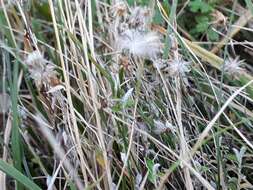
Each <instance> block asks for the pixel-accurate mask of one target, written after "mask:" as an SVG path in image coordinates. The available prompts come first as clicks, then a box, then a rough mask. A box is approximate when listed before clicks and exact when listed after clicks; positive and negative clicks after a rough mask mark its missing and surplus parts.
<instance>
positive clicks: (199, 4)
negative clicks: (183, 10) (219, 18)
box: [189, 0, 213, 13]
mask: <svg viewBox="0 0 253 190" xmlns="http://www.w3.org/2000/svg"><path fill="white" fill-rule="evenodd" d="M189 6H190V10H191V11H192V12H194V13H196V12H199V11H200V12H201V13H209V12H211V11H212V9H213V8H212V7H211V6H210V5H209V4H208V3H206V2H204V1H202V0H194V1H191V2H190V3H189Z"/></svg>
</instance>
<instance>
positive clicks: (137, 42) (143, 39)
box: [118, 29, 161, 59]
mask: <svg viewBox="0 0 253 190" xmlns="http://www.w3.org/2000/svg"><path fill="white" fill-rule="evenodd" d="M118 44H119V46H118V47H119V50H120V51H124V50H128V51H129V53H130V54H132V55H136V56H139V57H143V58H149V59H152V58H155V57H157V55H158V54H159V53H160V52H161V51H160V50H161V43H160V37H159V36H158V35H157V33H155V32H147V33H145V32H140V31H137V30H134V29H128V30H126V31H125V32H123V33H122V34H121V36H120V38H119V41H118Z"/></svg>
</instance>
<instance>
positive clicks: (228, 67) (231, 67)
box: [224, 56, 244, 75]
mask: <svg viewBox="0 0 253 190" xmlns="http://www.w3.org/2000/svg"><path fill="white" fill-rule="evenodd" d="M242 63H243V60H240V57H239V56H237V57H236V58H235V59H233V58H231V57H228V58H227V59H226V60H225V65H224V71H225V72H226V73H228V74H231V75H236V74H240V73H241V72H243V71H244V69H243V68H242V67H241V65H242Z"/></svg>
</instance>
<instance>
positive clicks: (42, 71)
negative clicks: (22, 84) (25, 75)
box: [25, 51, 56, 86]
mask: <svg viewBox="0 0 253 190" xmlns="http://www.w3.org/2000/svg"><path fill="white" fill-rule="evenodd" d="M25 63H26V64H27V66H28V70H29V73H30V76H31V78H32V79H33V80H34V81H35V83H36V85H38V86H41V85H42V84H44V85H48V84H50V81H51V79H53V78H56V71H55V66H54V65H53V64H51V63H50V62H48V61H47V60H46V59H45V58H44V57H43V55H42V54H41V53H40V52H39V51H33V52H32V53H30V54H28V56H27V59H26V60H25Z"/></svg>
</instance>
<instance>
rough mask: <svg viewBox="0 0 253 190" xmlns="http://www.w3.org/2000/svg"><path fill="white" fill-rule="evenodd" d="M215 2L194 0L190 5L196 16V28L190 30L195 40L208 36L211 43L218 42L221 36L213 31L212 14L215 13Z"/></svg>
mask: <svg viewBox="0 0 253 190" xmlns="http://www.w3.org/2000/svg"><path fill="white" fill-rule="evenodd" d="M214 6H215V3H214V2H211V3H210V2H206V1H204V0H192V1H191V2H190V3H189V9H190V11H191V12H192V13H194V15H196V16H195V17H194V22H195V26H194V27H193V29H191V30H190V33H191V35H192V36H194V37H195V38H199V37H200V36H201V35H203V34H206V36H207V38H208V39H209V40H211V41H217V40H218V39H219V35H218V34H217V33H216V32H215V31H214V30H213V29H212V27H211V22H212V12H213V11H214Z"/></svg>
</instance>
